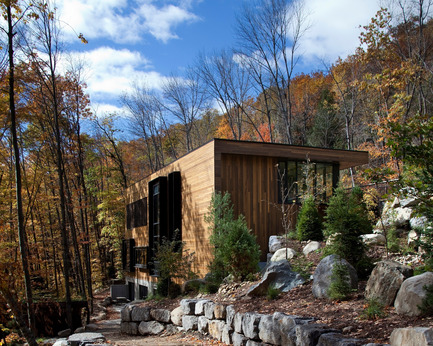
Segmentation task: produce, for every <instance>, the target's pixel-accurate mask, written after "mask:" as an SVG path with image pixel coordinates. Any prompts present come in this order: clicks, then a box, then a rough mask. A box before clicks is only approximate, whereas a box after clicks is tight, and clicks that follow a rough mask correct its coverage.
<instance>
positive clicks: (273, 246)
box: [269, 235, 287, 253]
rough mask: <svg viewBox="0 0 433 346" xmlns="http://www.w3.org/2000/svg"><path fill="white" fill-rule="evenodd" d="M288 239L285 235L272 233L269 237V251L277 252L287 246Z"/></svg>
mask: <svg viewBox="0 0 433 346" xmlns="http://www.w3.org/2000/svg"><path fill="white" fill-rule="evenodd" d="M286 243H287V242H286V239H285V237H283V236H278V235H271V236H270V237H269V252H270V253H275V252H276V251H277V250H279V249H281V248H283V247H285V246H286Z"/></svg>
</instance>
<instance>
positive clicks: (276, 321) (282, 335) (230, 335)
mask: <svg viewBox="0 0 433 346" xmlns="http://www.w3.org/2000/svg"><path fill="white" fill-rule="evenodd" d="M313 322H314V319H312V318H305V317H300V316H291V315H286V314H283V313H281V312H275V313H274V314H273V315H264V314H258V313H255V312H246V313H239V312H236V311H235V309H234V307H233V306H232V305H228V306H226V305H222V304H218V303H214V302H213V301H210V300H205V299H183V300H182V301H181V303H180V306H179V307H177V308H176V309H174V310H173V311H169V310H164V309H151V308H150V307H148V306H140V304H139V303H130V304H128V305H126V306H125V307H124V308H123V309H122V311H121V332H122V333H125V334H130V335H157V334H160V333H162V332H164V331H165V332H168V333H175V332H177V331H179V330H185V331H190V330H197V331H199V332H201V333H205V334H209V335H211V336H212V337H213V338H215V339H217V340H218V341H221V342H223V343H225V344H229V345H235V346H236V345H247V346H254V345H262V344H263V343H265V344H267V345H293V346H295V345H362V344H363V342H362V340H359V339H348V338H345V337H344V336H343V335H342V334H341V333H340V331H339V330H335V329H331V328H329V327H328V326H326V325H324V324H318V323H313Z"/></svg>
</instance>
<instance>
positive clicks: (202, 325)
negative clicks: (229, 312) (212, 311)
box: [197, 316, 209, 333]
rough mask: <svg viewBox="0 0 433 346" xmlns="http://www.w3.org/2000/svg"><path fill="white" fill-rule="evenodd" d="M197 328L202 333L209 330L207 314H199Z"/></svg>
mask: <svg viewBox="0 0 433 346" xmlns="http://www.w3.org/2000/svg"><path fill="white" fill-rule="evenodd" d="M197 329H198V331H199V332H201V333H207V332H209V319H208V318H206V316H199V317H198V320H197Z"/></svg>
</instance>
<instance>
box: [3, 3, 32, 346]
mask: <svg viewBox="0 0 433 346" xmlns="http://www.w3.org/2000/svg"><path fill="white" fill-rule="evenodd" d="M6 9H7V22H8V44H9V47H8V54H9V108H10V109H9V111H10V120H11V133H12V146H13V151H14V158H15V187H16V203H17V227H18V238H19V245H20V252H21V261H22V266H23V271H24V287H25V291H26V299H27V314H28V323H29V326H30V330H28V328H26V326H25V325H23V324H24V323H23V322H22V321H20V320H21V316H20V314H18V315H17V316H16V318H17V320H18V322H19V323H20V328H21V329H22V331H23V333H24V334H25V335H26V339H27V341H28V343H29V344H30V345H31V346H33V345H37V343H36V340H35V337H34V334H33V332H32V329H33V328H34V310H33V295H32V285H31V280H30V273H29V262H28V245H27V244H28V243H27V235H26V230H25V226H24V213H23V201H22V181H21V166H20V149H19V146H18V134H17V124H16V110H15V75H14V73H15V66H14V48H13V44H14V42H13V38H14V32H13V31H14V26H13V24H12V9H11V5H10V4H8V5H6ZM6 294H7V292H6ZM12 298H13V296H12V295H11V297H10V299H12ZM18 312H19V311H18Z"/></svg>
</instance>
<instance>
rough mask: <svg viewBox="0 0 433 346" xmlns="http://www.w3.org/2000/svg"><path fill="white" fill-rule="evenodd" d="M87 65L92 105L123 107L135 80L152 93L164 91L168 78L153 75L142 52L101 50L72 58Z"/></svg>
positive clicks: (73, 54)
mask: <svg viewBox="0 0 433 346" xmlns="http://www.w3.org/2000/svg"><path fill="white" fill-rule="evenodd" d="M71 55H72V56H75V58H76V59H77V60H80V61H85V62H86V65H85V70H86V71H85V77H86V84H87V90H86V91H87V93H88V94H89V95H90V96H91V99H92V103H93V102H95V103H107V104H108V103H110V104H116V103H119V99H120V96H121V95H122V94H123V93H125V92H128V91H130V90H131V85H132V82H133V81H134V80H140V81H144V82H145V83H146V85H147V86H148V87H149V88H150V89H156V90H160V89H161V83H162V81H163V80H164V78H165V77H163V76H162V75H160V74H159V73H158V72H155V71H150V70H149V68H150V67H151V66H150V65H149V62H148V60H147V59H146V58H144V57H143V56H142V55H141V54H140V53H139V52H136V51H130V50H128V49H120V50H118V49H114V48H110V47H101V48H98V49H95V50H92V51H89V52H75V53H72V54H71Z"/></svg>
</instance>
